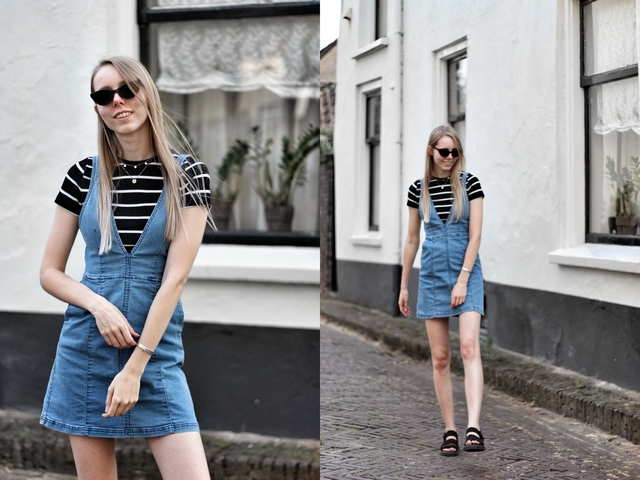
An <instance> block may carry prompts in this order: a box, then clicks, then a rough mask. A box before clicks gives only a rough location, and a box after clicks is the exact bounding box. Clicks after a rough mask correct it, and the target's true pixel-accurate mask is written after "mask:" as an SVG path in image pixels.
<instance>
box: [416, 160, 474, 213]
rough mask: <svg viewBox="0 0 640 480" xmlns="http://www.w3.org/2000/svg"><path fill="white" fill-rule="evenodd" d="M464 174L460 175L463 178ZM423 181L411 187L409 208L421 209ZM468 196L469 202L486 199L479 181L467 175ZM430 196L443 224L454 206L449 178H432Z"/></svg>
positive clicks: (420, 180)
mask: <svg viewBox="0 0 640 480" xmlns="http://www.w3.org/2000/svg"><path fill="white" fill-rule="evenodd" d="M462 175H463V173H462V172H461V173H460V178H462ZM421 183H422V179H418V180H416V181H415V182H413V184H411V186H410V187H409V194H408V195H407V206H409V207H411V208H419V207H420V194H421V193H422V185H421ZM466 187H467V196H468V197H469V201H471V200H474V199H476V198H484V192H483V191H482V186H481V185H480V180H478V179H477V178H476V177H475V176H474V175H472V174H470V173H469V174H468V175H467V185H466ZM429 195H430V196H431V200H432V201H433V206H434V207H435V209H436V212H437V213H438V216H439V217H440V219H441V220H442V221H443V222H446V221H447V218H449V212H450V211H451V206H452V205H453V192H452V190H451V182H450V181H449V177H446V178H432V179H431V182H429Z"/></svg>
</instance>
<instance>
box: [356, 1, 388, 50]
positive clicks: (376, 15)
mask: <svg viewBox="0 0 640 480" xmlns="http://www.w3.org/2000/svg"><path fill="white" fill-rule="evenodd" d="M358 11H359V14H360V21H359V22H358V24H359V27H358V30H359V32H358V45H359V47H365V46H367V45H370V44H371V43H373V42H375V41H376V40H379V39H384V38H385V37H386V36H387V0H360V4H359V10H358Z"/></svg>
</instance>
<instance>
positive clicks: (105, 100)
mask: <svg viewBox="0 0 640 480" xmlns="http://www.w3.org/2000/svg"><path fill="white" fill-rule="evenodd" d="M116 93H117V94H118V96H119V97H120V98H123V99H125V100H129V99H131V98H133V97H135V96H136V94H135V93H134V92H132V91H131V89H130V88H129V85H127V84H126V83H125V84H124V85H122V86H121V87H118V88H116V89H115V90H98V91H97V92H93V93H91V98H92V99H93V101H94V102H96V103H97V104H98V105H102V106H103V107H104V106H105V105H109V104H110V103H111V102H113V98H114V97H115V94H116Z"/></svg>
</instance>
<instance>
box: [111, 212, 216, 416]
mask: <svg viewBox="0 0 640 480" xmlns="http://www.w3.org/2000/svg"><path fill="white" fill-rule="evenodd" d="M182 217H183V222H184V228H181V229H180V230H179V232H178V235H176V238H175V239H173V240H172V241H171V245H170V246H169V252H168V253H167V263H166V265H165V269H164V275H163V276H162V285H161V286H160V289H159V290H158V293H157V294H156V296H155V298H154V299H153V303H152V304H151V308H150V309H149V313H148V315H147V319H146V322H145V325H144V329H143V330H142V333H141V335H140V339H139V343H140V344H142V345H144V346H145V347H147V348H150V349H151V350H155V349H156V347H157V346H158V344H159V343H160V339H161V338H162V335H164V332H165V330H166V329H167V325H168V324H169V321H170V320H171V316H172V315H173V312H174V311H175V309H176V305H177V304H178V300H179V299H180V295H181V294H182V289H183V288H184V285H185V283H187V278H188V276H189V271H190V270H191V267H192V265H193V261H194V260H195V258H196V254H197V253H198V248H199V247H200V243H201V242H202V235H203V233H204V227H205V223H206V220H207V207H205V206H197V207H189V208H185V209H183V211H182ZM149 358H150V355H149V354H148V353H146V352H144V351H143V350H142V349H140V348H135V349H134V351H133V353H132V354H131V357H130V358H129V360H128V361H127V363H126V365H125V366H124V368H123V369H122V371H121V372H120V373H118V375H116V376H115V378H114V379H113V382H111V385H110V386H109V391H108V393H107V400H106V409H105V413H104V414H103V416H104V417H114V416H118V415H123V414H125V413H127V412H128V411H129V410H130V409H131V407H133V406H134V405H135V404H136V402H137V401H138V393H139V390H140V378H141V377H142V373H143V372H144V369H145V367H146V365H147V363H148V361H149Z"/></svg>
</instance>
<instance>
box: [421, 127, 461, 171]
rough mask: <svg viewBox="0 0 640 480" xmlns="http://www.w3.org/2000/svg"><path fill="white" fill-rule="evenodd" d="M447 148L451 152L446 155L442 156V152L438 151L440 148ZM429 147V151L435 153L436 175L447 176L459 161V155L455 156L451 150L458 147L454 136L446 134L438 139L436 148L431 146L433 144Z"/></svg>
mask: <svg viewBox="0 0 640 480" xmlns="http://www.w3.org/2000/svg"><path fill="white" fill-rule="evenodd" d="M443 148H444V149H447V150H449V154H448V155H447V156H446V157H445V156H442V155H441V154H440V152H439V151H438V149H443ZM427 149H428V150H429V153H430V154H431V155H433V161H434V163H435V165H434V166H435V168H434V172H433V173H434V175H435V176H436V177H446V176H448V175H449V172H450V171H451V168H452V167H453V166H454V165H455V163H456V162H457V161H458V158H459V157H454V156H453V153H452V152H451V150H454V149H456V150H457V147H456V144H455V142H454V141H453V138H451V137H449V136H446V135H444V136H443V137H442V138H441V139H440V140H438V141H437V142H436V145H435V148H433V147H431V145H429V146H428V147H427Z"/></svg>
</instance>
